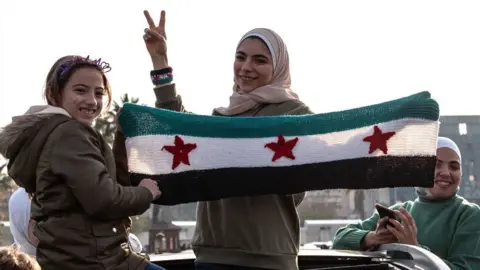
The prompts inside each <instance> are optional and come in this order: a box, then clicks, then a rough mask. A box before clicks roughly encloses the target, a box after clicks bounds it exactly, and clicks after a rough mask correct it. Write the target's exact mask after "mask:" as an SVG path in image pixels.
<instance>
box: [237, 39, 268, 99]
mask: <svg viewBox="0 0 480 270" xmlns="http://www.w3.org/2000/svg"><path fill="white" fill-rule="evenodd" d="M233 71H234V76H235V77H234V78H235V83H236V84H237V85H238V87H239V89H240V90H242V91H243V92H245V93H249V92H251V91H253V90H255V89H257V88H258V87H261V86H264V85H267V84H269V83H270V82H271V81H272V77H273V60H272V56H271V54H270V51H269V50H268V48H267V46H266V45H265V43H264V42H263V41H262V40H260V39H259V38H255V37H251V38H247V39H245V40H243V41H242V42H241V43H240V46H238V49H237V52H236V54H235V62H234V64H233Z"/></svg>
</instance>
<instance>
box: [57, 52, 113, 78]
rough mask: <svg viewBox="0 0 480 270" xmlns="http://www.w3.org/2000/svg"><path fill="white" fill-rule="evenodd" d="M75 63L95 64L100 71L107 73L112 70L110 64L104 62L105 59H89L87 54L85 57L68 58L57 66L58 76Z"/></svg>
mask: <svg viewBox="0 0 480 270" xmlns="http://www.w3.org/2000/svg"><path fill="white" fill-rule="evenodd" d="M77 64H91V65H95V66H97V67H98V68H99V69H100V70H101V71H103V72H104V73H107V72H109V71H110V70H112V68H111V67H110V64H109V63H107V62H105V61H102V58H98V59H95V60H92V59H90V55H88V56H87V57H81V56H74V57H73V58H72V59H70V60H68V61H66V62H65V63H63V64H61V65H60V68H59V69H60V77H61V76H63V75H64V74H66V73H67V72H68V71H69V70H70V68H72V67H73V66H75V65H77Z"/></svg>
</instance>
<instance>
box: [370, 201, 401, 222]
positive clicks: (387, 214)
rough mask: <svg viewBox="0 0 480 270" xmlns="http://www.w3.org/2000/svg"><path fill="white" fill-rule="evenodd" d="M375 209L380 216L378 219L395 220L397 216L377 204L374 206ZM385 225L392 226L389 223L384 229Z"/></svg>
mask: <svg viewBox="0 0 480 270" xmlns="http://www.w3.org/2000/svg"><path fill="white" fill-rule="evenodd" d="M375 208H376V209H377V211H378V215H379V216H380V218H384V217H388V218H389V219H390V218H393V219H397V215H395V212H393V210H391V209H388V208H387V207H385V206H383V205H381V204H378V203H377V204H375ZM387 225H390V226H392V224H391V223H390V222H387V223H386V224H385V228H386V227H387Z"/></svg>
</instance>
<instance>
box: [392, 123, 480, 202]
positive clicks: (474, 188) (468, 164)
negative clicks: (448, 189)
mask: <svg viewBox="0 0 480 270" xmlns="http://www.w3.org/2000/svg"><path fill="white" fill-rule="evenodd" d="M439 136H443V137H448V138H450V139H452V140H453V141H454V142H455V143H457V145H458V147H459V148H460V151H461V152H462V170H463V177H462V182H461V183H460V191H459V195H461V196H463V197H465V198H466V199H467V200H469V201H471V202H475V203H477V204H478V203H480V166H479V165H480V115H458V116H441V117H440V132H439ZM415 197H416V195H415V192H414V189H413V188H395V189H391V190H390V199H391V203H395V202H398V201H405V200H412V199H414V198H415Z"/></svg>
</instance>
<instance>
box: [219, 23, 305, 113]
mask: <svg viewBox="0 0 480 270" xmlns="http://www.w3.org/2000/svg"><path fill="white" fill-rule="evenodd" d="M248 37H258V38H260V39H262V40H263V41H264V42H265V43H266V44H267V47H268V49H269V50H270V54H271V56H272V59H273V77H272V81H271V82H270V84H268V85H265V86H261V87H258V88H257V89H255V90H253V91H251V92H250V93H244V92H242V91H241V90H240V89H238V85H237V84H236V83H235V84H234V85H233V94H232V95H231V96H230V104H229V105H228V107H220V108H216V109H215V111H216V112H218V113H219V114H222V115H236V114H240V113H243V112H245V111H248V110H250V109H253V108H256V107H258V106H259V105H260V104H272V103H273V104H274V103H282V102H285V101H288V100H294V99H298V95H297V94H295V93H294V92H293V91H292V90H291V89H290V84H291V81H290V63H289V60H288V51H287V46H286V45H285V43H283V40H282V38H281V37H280V36H279V35H278V34H277V33H275V32H274V31H272V30H270V29H266V28H256V29H253V30H250V31H249V32H247V33H246V34H245V35H244V36H243V37H242V38H241V39H240V41H239V42H238V45H237V48H238V46H240V43H242V41H243V40H245V39H246V38H248Z"/></svg>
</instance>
